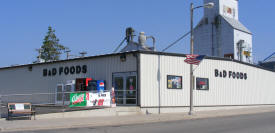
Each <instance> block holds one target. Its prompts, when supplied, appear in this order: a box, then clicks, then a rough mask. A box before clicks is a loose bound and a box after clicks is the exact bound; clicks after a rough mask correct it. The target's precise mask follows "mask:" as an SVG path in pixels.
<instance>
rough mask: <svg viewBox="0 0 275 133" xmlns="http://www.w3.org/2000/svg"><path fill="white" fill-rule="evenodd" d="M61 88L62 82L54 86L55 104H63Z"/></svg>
mask: <svg viewBox="0 0 275 133" xmlns="http://www.w3.org/2000/svg"><path fill="white" fill-rule="evenodd" d="M63 88H64V85H63V84H58V85H57V86H56V94H55V104H63Z"/></svg>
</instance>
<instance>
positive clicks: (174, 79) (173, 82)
mask: <svg viewBox="0 0 275 133" xmlns="http://www.w3.org/2000/svg"><path fill="white" fill-rule="evenodd" d="M167 88H168V89H182V77H181V76H173V75H167Z"/></svg>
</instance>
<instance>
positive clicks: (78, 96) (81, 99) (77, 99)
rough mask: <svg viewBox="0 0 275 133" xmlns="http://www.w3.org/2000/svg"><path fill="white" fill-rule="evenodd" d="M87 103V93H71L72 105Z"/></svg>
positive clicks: (81, 105) (77, 105) (80, 105)
mask: <svg viewBox="0 0 275 133" xmlns="http://www.w3.org/2000/svg"><path fill="white" fill-rule="evenodd" d="M86 105H87V100H86V93H71V94H70V107H83V106H86Z"/></svg>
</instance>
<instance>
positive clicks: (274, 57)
mask: <svg viewBox="0 0 275 133" xmlns="http://www.w3.org/2000/svg"><path fill="white" fill-rule="evenodd" d="M263 62H275V52H274V53H272V54H271V55H270V56H268V57H266V58H265V59H264V61H263Z"/></svg>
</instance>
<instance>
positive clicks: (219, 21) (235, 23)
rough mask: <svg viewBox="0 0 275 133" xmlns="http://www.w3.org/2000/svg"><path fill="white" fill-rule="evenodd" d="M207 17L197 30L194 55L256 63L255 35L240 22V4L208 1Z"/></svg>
mask: <svg viewBox="0 0 275 133" xmlns="http://www.w3.org/2000/svg"><path fill="white" fill-rule="evenodd" d="M209 2H213V3H214V4H215V6H214V8H212V9H208V8H204V16H203V18H202V19H201V21H200V22H199V24H198V25H197V26H196V28H195V30H194V53H195V54H200V55H209V56H218V57H228V58H232V59H235V60H240V61H243V62H248V63H253V55H252V52H253V51H252V33H251V31H249V30H248V29H247V28H246V27H245V26H244V25H243V24H242V23H241V22H240V21H239V9H238V2H239V1H238V0H204V3H205V4H206V3H209Z"/></svg>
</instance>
